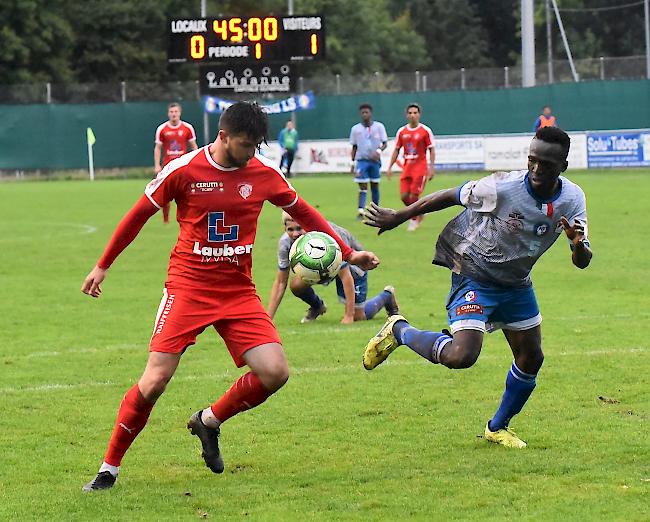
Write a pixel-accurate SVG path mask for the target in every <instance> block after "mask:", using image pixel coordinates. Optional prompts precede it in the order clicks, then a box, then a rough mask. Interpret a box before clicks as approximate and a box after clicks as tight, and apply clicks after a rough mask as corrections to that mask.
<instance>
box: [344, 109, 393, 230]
mask: <svg viewBox="0 0 650 522" xmlns="http://www.w3.org/2000/svg"><path fill="white" fill-rule="evenodd" d="M359 113H360V115H361V123H357V124H356V125H354V126H353V127H352V129H350V145H352V160H351V162H350V163H351V165H350V168H351V172H352V173H353V174H354V181H355V182H356V183H357V184H358V185H359V205H358V210H357V218H358V219H362V218H363V209H364V207H365V206H366V195H367V192H368V183H370V190H371V191H372V202H373V203H374V204H375V205H379V181H380V178H381V172H380V170H381V152H382V151H383V150H384V149H385V148H386V146H387V145H388V136H387V135H386V127H384V124H383V123H380V122H378V121H373V119H372V106H371V105H370V104H368V103H363V104H361V105H360V106H359ZM355 161H356V164H355Z"/></svg>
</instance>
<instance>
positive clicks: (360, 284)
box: [336, 272, 368, 308]
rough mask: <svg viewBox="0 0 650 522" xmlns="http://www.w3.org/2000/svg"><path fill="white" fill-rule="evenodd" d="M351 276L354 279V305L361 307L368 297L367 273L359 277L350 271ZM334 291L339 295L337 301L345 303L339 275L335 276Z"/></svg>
mask: <svg viewBox="0 0 650 522" xmlns="http://www.w3.org/2000/svg"><path fill="white" fill-rule="evenodd" d="M352 278H353V279H354V307H355V308H363V306H364V305H365V304H366V298H367V297H368V273H367V272H366V273H364V274H363V275H362V276H361V277H358V276H357V277H355V275H354V273H352ZM336 293H337V295H338V296H339V301H341V302H342V303H343V304H345V292H344V291H343V283H342V282H341V278H340V277H337V278H336Z"/></svg>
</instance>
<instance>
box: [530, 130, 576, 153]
mask: <svg viewBox="0 0 650 522" xmlns="http://www.w3.org/2000/svg"><path fill="white" fill-rule="evenodd" d="M535 138H537V139H538V140H542V141H544V142H546V143H558V144H559V145H562V148H563V149H564V151H565V153H566V154H567V155H568V154H569V147H571V138H569V135H568V134H567V133H566V132H564V131H563V130H562V129H560V128H559V127H540V128H539V129H537V132H536V133H535Z"/></svg>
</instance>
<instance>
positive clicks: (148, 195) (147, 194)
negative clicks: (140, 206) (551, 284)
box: [145, 191, 162, 210]
mask: <svg viewBox="0 0 650 522" xmlns="http://www.w3.org/2000/svg"><path fill="white" fill-rule="evenodd" d="M145 195H146V196H147V197H148V198H149V201H151V202H152V203H153V204H154V206H155V207H157V208H158V210H160V209H161V208H162V207H161V206H160V205H159V204H158V203H156V201H155V200H154V199H153V198H152V197H151V195H150V194H149V193H147V192H146V191H145Z"/></svg>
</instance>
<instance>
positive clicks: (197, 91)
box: [194, 80, 201, 101]
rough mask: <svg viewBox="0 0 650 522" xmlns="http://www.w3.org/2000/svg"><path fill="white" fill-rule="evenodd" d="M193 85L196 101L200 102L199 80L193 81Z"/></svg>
mask: <svg viewBox="0 0 650 522" xmlns="http://www.w3.org/2000/svg"><path fill="white" fill-rule="evenodd" d="M194 85H195V87H196V99H197V101H201V87H200V86H199V80H194Z"/></svg>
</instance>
